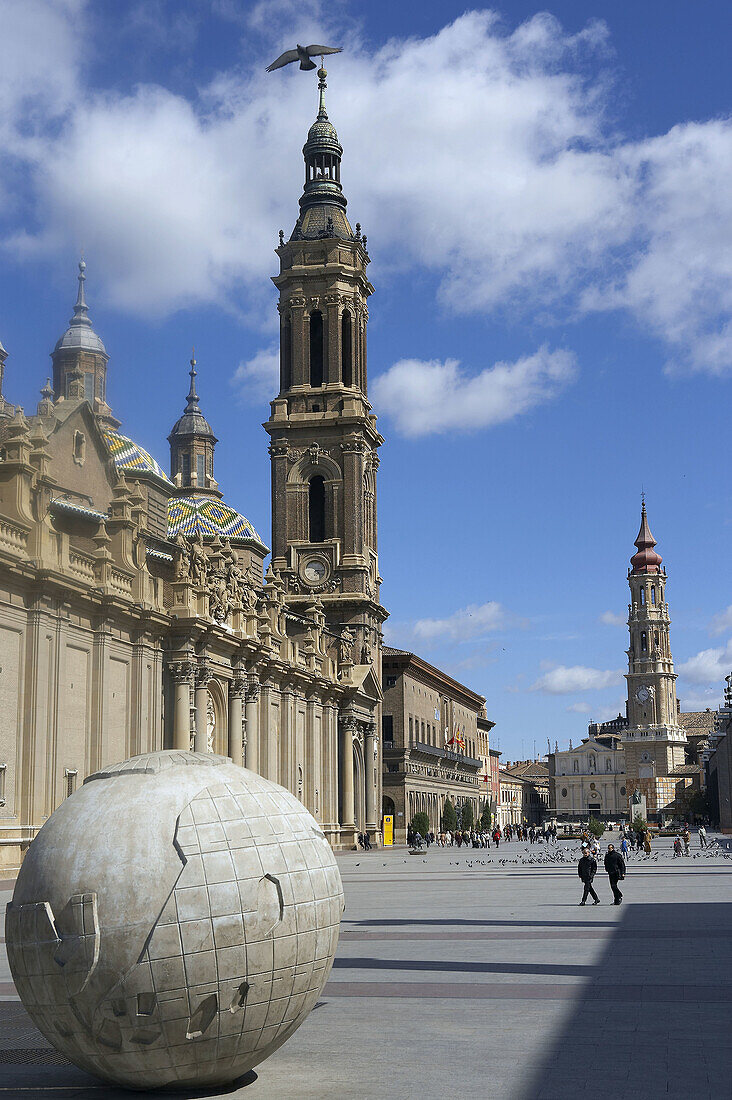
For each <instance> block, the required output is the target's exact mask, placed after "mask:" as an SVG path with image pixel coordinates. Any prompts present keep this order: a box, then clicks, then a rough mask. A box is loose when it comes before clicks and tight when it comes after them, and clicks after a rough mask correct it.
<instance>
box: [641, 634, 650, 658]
mask: <svg viewBox="0 0 732 1100" xmlns="http://www.w3.org/2000/svg"><path fill="white" fill-rule="evenodd" d="M647 652H648V638H647V636H646V632H645V630H642V631H641V653H647Z"/></svg>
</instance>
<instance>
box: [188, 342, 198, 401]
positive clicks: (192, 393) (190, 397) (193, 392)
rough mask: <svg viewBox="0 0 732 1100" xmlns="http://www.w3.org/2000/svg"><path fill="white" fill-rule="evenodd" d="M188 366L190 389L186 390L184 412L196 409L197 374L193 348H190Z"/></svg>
mask: <svg viewBox="0 0 732 1100" xmlns="http://www.w3.org/2000/svg"><path fill="white" fill-rule="evenodd" d="M190 364H191V369H190V370H189V372H188V373H189V374H190V376H191V385H190V389H189V390H188V405H187V406H186V412H193V410H194V409H197V408H198V394H197V393H196V375H197V373H198V372H197V371H196V349H195V348H191V358H190Z"/></svg>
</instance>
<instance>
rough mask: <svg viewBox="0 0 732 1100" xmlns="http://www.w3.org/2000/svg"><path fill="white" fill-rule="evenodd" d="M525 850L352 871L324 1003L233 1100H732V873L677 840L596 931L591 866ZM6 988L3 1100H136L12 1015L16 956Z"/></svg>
mask: <svg viewBox="0 0 732 1100" xmlns="http://www.w3.org/2000/svg"><path fill="white" fill-rule="evenodd" d="M523 851H524V848H523V846H519V845H516V844H511V845H507V846H505V847H504V846H502V848H501V851H500V854H501V858H502V859H503V858H506V859H509V858H510V860H513V859H515V860H516V862H515V863H514V862H508V863H506V864H502V865H498V866H496V865H495V864H494V862H493V861H491V863H490V864H488V865H485V864H486V863H487V861H486V854H485V853H484V852H478V853H474V852H473V851H472V850H468V851H467V852H466V851H464V850H463V851H462V852H458V851H457V850H456V849H446V850H436V849H434V848H433V849H432V850H431V851H430V853H429V855H428V856H427V857H426V859H427V862H426V863H422V862H421V860H420V859H419V857H413V858H412V859H411V860H408V859H407V857H406V854H405V852H404V850H399V849H395V850H393V851H391V852H387V853H383V852H373V853H346V854H343V855H340V856H339V857H338V860H339V865H340V867H341V872H342V875H343V879H344V884H345V889H346V899H347V908H346V913H345V914H344V922H343V932H342V937H341V942H340V945H339V950H338V955H337V958H336V966H335V967H334V970H333V973H332V976H331V979H330V981H329V982H328V984H327V986H326V988H325V990H324V993H323V996H322V998H321V1001H320V1002H319V1004H318V1006H317V1007H316V1009H315V1010H314V1011H313V1012H312V1013H311V1015H310V1017H309V1018H308V1019H307V1020H306V1022H305V1024H303V1026H302V1027H301V1028H300V1030H299V1031H298V1032H297V1033H296V1034H295V1035H294V1036H293V1038H292V1039H290V1040H289V1041H288V1042H287V1043H286V1044H285V1045H284V1046H283V1047H282V1048H281V1049H280V1050H279V1051H277V1052H276V1053H275V1055H273V1057H272V1058H270V1059H268V1060H267V1061H266V1062H264V1063H262V1064H261V1065H260V1066H258V1067H257V1069H256V1070H255V1072H254V1073H253V1074H252V1075H251V1076H250V1078H249V1079H248V1080H247V1081H242V1082H240V1083H239V1086H238V1087H236V1088H234V1089H233V1090H231V1091H230V1092H229V1093H228V1094H226V1095H228V1096H230V1097H239V1098H244V1100H252V1098H253V1100H258V1098H261V1100H274V1098H275V1097H276V1098H278V1100H280V1098H283V1100H289V1098H293V1100H309V1098H316V1097H317V1098H318V1100H321V1098H325V1100H330V1098H334V1100H335V1098H338V1100H341V1098H343V1100H376V1098H378V1100H381V1098H382V1097H388V1098H389V1100H415V1098H420V1100H421V1098H432V1097H435V1098H440V1100H442V1098H444V1097H453V1096H459V1097H460V1098H461V1100H464V1098H471V1097H476V1098H477V1097H480V1098H481V1100H486V1098H487V1100H504V1098H506V1100H575V1098H579V1097H585V1096H587V1095H590V1096H592V1097H593V1100H598V1098H607V1100H610V1098H612V1100H626V1098H627V1100H631V1097H632V1100H638V1097H639V1096H642V1097H644V1098H645V1100H656V1098H657V1097H664V1098H667V1100H675V1098H677V1097H678V1098H679V1100H681V1097H683V1098H684V1100H688V1098H689V1097H694V1098H695V1100H712V1098H714V1100H719V1098H721V1097H725V1096H727V1095H730V1086H729V1082H730V1079H732V1044H730V1041H729V1034H730V1024H732V1003H731V1002H732V980H731V979H732V955H731V954H730V950H729V948H730V940H731V939H732V905H730V902H731V901H732V859H730V858H724V856H723V854H722V853H721V852H718V853H716V854H715V855H714V856H712V857H706V856H704V857H702V858H697V859H694V858H691V857H690V858H689V859H688V860H687V859H681V860H678V859H675V860H674V859H672V858H671V853H670V845H669V846H665V845H664V844H663V843H661V844H660V845H657V846H656V851H655V852H654V855H655V856H656V857H657V858H652V859H651V860H649V861H645V860H637V859H636V860H635V861H631V863H630V867H629V873H628V876H627V878H626V881H625V883H624V886H623V889H624V893H625V902H624V904H623V905H622V906H619V907H614V906H612V905H610V904H609V903H608V902H609V897H610V891H609V886H608V883H607V877H606V876H605V875H603V874H599V875H598V879H597V882H596V886H597V889H598V893H599V894H600V896H601V898H602V899H603V904H602V905H600V906H597V907H590V908H585V909H584V910H583V911H582V913H581V914H580V912H579V909H578V907H577V903H578V901H579V897H580V895H581V888H580V883H579V880H578V878H577V875H576V870H575V868H574V865H573V864H572V863H564V864H557V865H547V864H545V863H541V864H534V865H531V864H526V863H523V862H521V861H522V860H524V859H529V858H531V855H532V853H531V852H530V851H529V850H528V849H527V850H526V853H525V854H523V855H522V854H521V853H523ZM476 854H477V856H478V857H479V859H480V860H482V861H483V863H484V865H481V864H480V862H479V860H478V859H476ZM9 886H11V884H7V883H0V904H2V905H3V907H4V904H5V902H6V901H7V900H9V897H10V893H9V890H8V887H9ZM4 987H9V990H10V992H9V993H8V994H6V995H5V996H6V999H5V1001H4V1003H2V1004H0V1067H1V1069H0V1100H3V1097H5V1096H12V1097H17V1098H21V1097H23V1098H28V1100H33V1098H35V1097H38V1098H39V1100H40V1098H41V1097H42V1098H43V1100H60V1098H61V1097H64V1098H65V1100H68V1098H69V1097H72V1096H73V1097H74V1098H75V1100H77V1098H78V1100H92V1098H96V1097H104V1098H105V1100H106V1098H109V1100H121V1098H122V1097H127V1098H128V1100H130V1097H131V1096H132V1095H133V1094H130V1093H126V1092H123V1091H121V1090H114V1089H109V1088H108V1087H106V1086H104V1085H101V1084H99V1083H98V1082H96V1081H94V1080H93V1079H91V1078H89V1077H88V1076H87V1075H85V1074H83V1073H81V1071H79V1070H76V1069H75V1068H74V1067H73V1066H70V1065H69V1064H68V1063H67V1064H63V1062H61V1061H60V1060H59V1056H58V1055H57V1054H56V1053H55V1052H54V1051H53V1050H52V1048H50V1047H49V1046H48V1044H47V1043H46V1042H45V1041H44V1040H43V1038H42V1037H41V1036H40V1035H39V1034H38V1032H37V1031H36V1030H35V1028H34V1027H33V1025H32V1024H31V1023H30V1021H29V1019H28V1017H27V1016H26V1014H25V1013H24V1011H23V1009H22V1006H21V1005H20V1004H19V1003H18V1001H17V1000H15V999H13V994H12V984H11V982H10V975H9V972H8V970H7V963H6V960H5V958H4V949H3V948H2V947H0V997H2V996H3V988H4ZM136 1095H138V1096H141V1095H143V1096H144V1095H148V1094H144V1093H142V1094H141V1093H137V1094H136ZM149 1095H152V1094H149ZM164 1095H166V1096H168V1097H181V1098H182V1097H183V1096H187V1097H191V1098H192V1097H193V1096H203V1095H206V1094H205V1093H195V1094H194V1093H187V1094H184V1093H166V1094H164ZM208 1095H209V1096H215V1095H224V1094H221V1093H218V1094H217V1093H213V1094H212V1093H209V1094H208Z"/></svg>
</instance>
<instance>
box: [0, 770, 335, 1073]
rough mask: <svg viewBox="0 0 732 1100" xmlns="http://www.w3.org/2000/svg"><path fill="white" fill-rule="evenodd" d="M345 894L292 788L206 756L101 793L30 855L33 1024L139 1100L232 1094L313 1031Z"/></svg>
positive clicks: (118, 775) (118, 781) (18, 966)
mask: <svg viewBox="0 0 732 1100" xmlns="http://www.w3.org/2000/svg"><path fill="white" fill-rule="evenodd" d="M343 904H344V903H343V886H342V883H341V878H340V875H339V873H338V868H337V866H336V862H335V859H334V856H333V853H332V851H331V848H330V845H329V844H328V841H327V840H326V838H325V835H324V834H323V831H322V829H321V828H320V826H319V825H318V824H317V822H316V821H315V819H314V818H313V817H311V816H310V814H309V813H308V811H307V810H306V809H305V807H304V806H303V805H302V804H301V803H300V802H298V800H297V799H296V798H295V797H294V795H292V794H290V793H289V791H286V790H285V789H284V788H283V787H280V786H278V785H277V784H276V783H272V782H270V780H268V779H263V778H262V777H261V776H259V775H255V774H254V772H250V771H247V770H246V769H245V768H240V767H238V766H237V765H235V764H233V763H232V762H231V761H230V760H228V759H227V758H226V757H221V756H213V755H210V754H207V753H188V752H174V751H173V752H157V753H152V754H150V755H147V756H137V757H134V758H133V759H131V760H127V761H125V762H124V763H122V764H119V765H116V766H114V767H112V768H107V769H105V770H104V771H100V772H97V773H96V774H95V775H92V776H90V777H89V778H88V779H87V780H86V781H85V783H84V785H83V786H82V787H81V788H80V789H79V790H78V791H77V792H76V793H75V794H73V795H72V796H71V797H70V798H68V799H67V800H66V801H65V802H63V803H62V804H61V805H60V806H59V808H58V809H57V810H56V811H55V813H54V814H53V815H52V816H51V817H50V818H49V819H48V821H47V822H46V823H45V824H44V826H43V828H42V829H41V830H40V832H39V833H38V836H37V837H36V839H35V840H34V841H33V843H32V844H31V845H30V848H29V849H28V853H27V855H26V858H25V861H24V863H23V866H22V868H21V870H20V874H19V875H18V881H17V883H16V886H15V892H14V894H13V900H12V902H11V903H10V904H9V905H8V908H7V916H6V938H7V950H8V958H9V962H10V968H11V971H12V974H13V979H14V981H15V985H16V987H17V990H18V993H19V995H20V998H21V1000H22V1002H23V1004H24V1006H25V1008H26V1010H27V1012H28V1014H29V1015H30V1017H31V1019H32V1020H33V1022H34V1023H35V1024H36V1025H37V1027H38V1028H39V1030H40V1031H41V1032H42V1033H43V1034H44V1035H45V1036H46V1038H47V1039H48V1040H49V1041H50V1042H51V1043H53V1045H54V1046H55V1047H57V1049H58V1050H60V1051H61V1052H62V1053H63V1054H65V1055H66V1056H67V1057H68V1058H69V1059H70V1060H71V1061H72V1062H75V1063H76V1065H77V1066H79V1067H81V1068H82V1069H84V1070H87V1071H88V1072H89V1073H92V1074H95V1075H96V1076H98V1077H101V1078H103V1079H104V1080H106V1081H109V1082H112V1083H115V1084H119V1085H124V1086H127V1087H129V1088H135V1089H149V1088H157V1087H165V1086H181V1087H182V1086H215V1085H219V1086H221V1085H225V1084H228V1083H230V1082H231V1081H233V1080H235V1079H236V1078H237V1077H239V1076H241V1075H242V1074H245V1073H247V1072H248V1071H249V1070H250V1069H251V1068H252V1067H253V1066H255V1065H257V1064H258V1063H259V1062H261V1061H263V1059H265V1058H267V1057H268V1055H270V1054H271V1053H272V1052H273V1051H274V1050H276V1049H277V1047H279V1046H280V1045H281V1044H282V1043H284V1042H285V1040H286V1039H288V1038H289V1036H290V1035H292V1033H293V1032H294V1031H295V1030H296V1028H297V1027H298V1026H299V1025H300V1024H301V1023H302V1022H303V1020H304V1019H305V1017H306V1016H307V1014H308V1012H309V1011H310V1009H311V1008H312V1007H313V1005H314V1004H315V1002H316V1000H317V999H318V996H319V995H320V992H321V990H322V988H323V986H324V984H325V981H326V979H327V977H328V974H329V972H330V968H331V966H332V964H333V956H334V954H335V950H336V945H337V942H338V931H339V926H340V919H341V914H342V912H343Z"/></svg>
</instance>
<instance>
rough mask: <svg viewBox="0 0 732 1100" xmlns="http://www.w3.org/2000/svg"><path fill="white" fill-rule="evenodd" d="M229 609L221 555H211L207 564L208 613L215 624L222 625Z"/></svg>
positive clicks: (227, 590) (224, 568)
mask: <svg viewBox="0 0 732 1100" xmlns="http://www.w3.org/2000/svg"><path fill="white" fill-rule="evenodd" d="M230 609H231V604H230V601H229V587H228V584H227V579H226V566H225V565H224V562H223V559H222V556H221V554H213V555H212V557H211V561H210V562H209V575H208V613H209V615H210V616H211V618H212V619H215V620H216V622H217V623H223V622H226V620H227V618H228V616H229V611H230Z"/></svg>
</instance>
